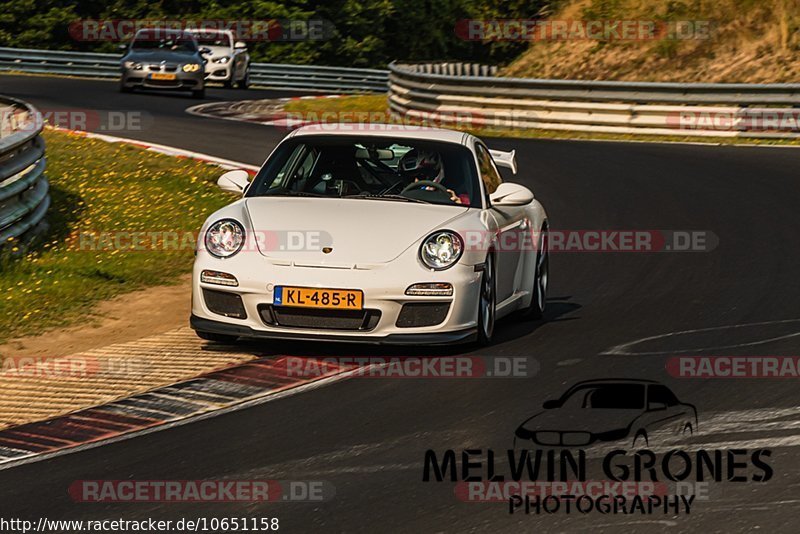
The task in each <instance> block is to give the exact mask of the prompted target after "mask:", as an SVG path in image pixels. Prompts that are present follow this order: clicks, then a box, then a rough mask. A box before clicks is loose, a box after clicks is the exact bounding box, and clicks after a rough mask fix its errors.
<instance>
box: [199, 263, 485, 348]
mask: <svg viewBox="0 0 800 534" xmlns="http://www.w3.org/2000/svg"><path fill="white" fill-rule="evenodd" d="M246 256H249V258H246ZM414 267H416V265H415V266H414ZM204 269H208V270H214V271H222V272H227V273H230V274H233V275H234V276H236V278H237V279H238V282H239V285H238V287H226V286H220V285H215V284H207V283H203V282H201V281H200V273H201V271H202V270H204ZM480 280H481V272H480V271H478V270H476V268H475V267H474V266H469V265H456V266H454V267H453V268H451V269H448V270H445V271H429V270H427V269H424V268H422V267H418V268H410V266H409V265H404V264H402V262H401V263H399V264H393V263H389V264H385V265H382V266H380V267H374V268H373V269H364V270H361V269H343V268H319V267H300V266H285V265H275V264H273V263H272V262H271V261H270V260H268V259H267V258H263V257H261V258H258V259H254V254H245V253H240V255H237V256H235V257H234V258H231V259H228V260H217V259H212V258H210V257H209V255H208V254H205V253H203V252H200V253H198V258H197V260H196V262H195V266H194V273H193V280H192V318H191V326H192V328H194V329H195V330H200V331H204V332H211V333H219V334H228V335H235V336H240V337H247V338H269V339H295V340H330V341H344V342H356V343H386V344H440V343H457V342H468V341H471V340H473V339H475V337H476V332H477V330H476V327H477V310H478V299H479V292H480ZM425 282H449V283H450V284H452V286H453V295H452V296H451V297H439V296H437V297H430V296H408V295H406V294H405V291H406V288H408V287H409V286H410V285H412V284H416V283H425ZM275 286H296V287H317V288H328V289H357V290H361V291H362V292H363V295H364V302H363V310H364V313H365V314H367V315H368V316H370V315H371V316H372V317H375V318H376V320H375V321H374V322H373V321H368V320H366V319H365V321H364V323H363V324H362V325H361V326H356V327H354V328H348V327H345V328H341V327H338V328H337V327H335V326H333V325H331V326H327V325H326V321H325V320H320V321H318V322H317V323H314V324H315V326H310V325H308V324H302V325H299V326H298V325H292V326H289V325H288V324H287V323H286V322H281V321H273V320H270V319H271V317H278V315H277V314H276V315H273V316H270V314H269V313H267V314H265V309H272V310H275V309H276V307H275V306H274V303H273V288H274V287H275ZM208 292H216V293H218V294H219V293H224V294H227V295H229V296H230V295H236V296H238V298H236V300H238V299H240V306H241V308H242V309H243V311H244V313H242V314H239V316H226V315H223V314H221V313H219V310H218V309H216V311H217V313H215V312H214V311H212V309H211V308H210V307H209V303H208V302H207V301H206V299H207V298H208ZM433 303H436V304H447V305H448V308H447V311H446V313H445V314H444V315H443V316H442V318H441V321H440V322H438V323H437V324H431V325H427V326H417V325H411V326H408V325H407V324H406V323H405V322H404V320H403V317H402V316H401V311H402V310H403V309H404V306H405V305H407V304H433ZM213 307H214V305H213V303H212V308H213ZM277 309H278V310H281V309H282V310H288V308H285V307H283V308H281V307H278V308H277ZM296 310H298V308H292V310H291V311H296ZM404 317H407V316H404ZM292 320H296V318H292ZM368 323H369V324H368ZM418 324H421V323H418ZM316 325H322V326H316Z"/></svg>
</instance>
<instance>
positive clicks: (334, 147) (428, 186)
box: [247, 135, 481, 206]
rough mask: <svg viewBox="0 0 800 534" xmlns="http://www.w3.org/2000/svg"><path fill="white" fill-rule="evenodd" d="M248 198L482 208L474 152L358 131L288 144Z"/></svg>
mask: <svg viewBox="0 0 800 534" xmlns="http://www.w3.org/2000/svg"><path fill="white" fill-rule="evenodd" d="M247 196H314V197H323V198H353V199H369V200H394V201H406V202H421V203H430V204H442V205H451V206H459V205H460V206H480V204H481V202H480V188H479V185H478V174H477V169H476V166H475V163H474V158H473V157H472V153H471V152H470V151H469V149H467V148H466V147H464V146H462V145H459V144H455V143H447V142H431V141H418V140H416V139H413V140H412V139H394V138H390V137H377V136H365V137H358V136H355V135H347V136H332V135H328V136H301V137H298V138H295V139H290V140H288V141H286V142H285V143H282V144H281V145H280V146H279V147H278V149H277V150H276V151H275V153H274V154H273V155H272V156H271V157H270V158H269V160H268V161H267V163H266V164H265V165H264V166H263V167H262V168H261V170H260V171H259V173H258V175H257V176H256V178H255V180H254V181H253V185H252V186H251V187H250V188H249V189H248V192H247Z"/></svg>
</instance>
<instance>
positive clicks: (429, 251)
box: [419, 230, 464, 271]
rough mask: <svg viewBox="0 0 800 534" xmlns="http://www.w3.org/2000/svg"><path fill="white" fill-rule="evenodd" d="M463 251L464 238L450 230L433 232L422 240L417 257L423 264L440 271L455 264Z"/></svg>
mask: <svg viewBox="0 0 800 534" xmlns="http://www.w3.org/2000/svg"><path fill="white" fill-rule="evenodd" d="M463 252H464V240H462V239H461V236H460V235H458V234H457V233H455V232H452V231H450V230H440V231H438V232H434V233H432V234H431V235H429V236H428V237H426V238H425V240H424V241H423V242H422V246H421V247H420V248H419V258H420V260H422V263H424V264H425V266H427V267H429V268H431V269H433V270H435V271H441V270H442V269H447V268H449V267H452V266H453V265H455V264H456V262H457V261H458V260H459V258H461V254H462V253H463Z"/></svg>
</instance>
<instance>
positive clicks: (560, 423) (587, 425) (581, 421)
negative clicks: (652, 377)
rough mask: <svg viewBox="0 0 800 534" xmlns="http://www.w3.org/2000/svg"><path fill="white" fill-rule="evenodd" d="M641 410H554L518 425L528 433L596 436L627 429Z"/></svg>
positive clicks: (539, 414)
mask: <svg viewBox="0 0 800 534" xmlns="http://www.w3.org/2000/svg"><path fill="white" fill-rule="evenodd" d="M641 413H642V411H641V410H603V409H587V408H578V409H567V408H555V409H552V410H545V411H543V412H540V413H538V414H536V415H534V416H533V417H531V418H530V419H528V420H527V421H525V422H524V423H522V425H520V429H523V430H526V431H528V432H539V431H547V432H591V433H592V434H598V433H602V432H611V431H613V430H620V429H623V428H628V426H630V424H631V422H633V420H634V419H636V418H637V417H638V416H639V415H641Z"/></svg>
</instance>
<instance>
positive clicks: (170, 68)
mask: <svg viewBox="0 0 800 534" xmlns="http://www.w3.org/2000/svg"><path fill="white" fill-rule="evenodd" d="M147 70H148V71H150V72H175V71H176V70H178V65H177V64H176V63H166V64H157V63H151V64H150V65H148V66H147Z"/></svg>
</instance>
